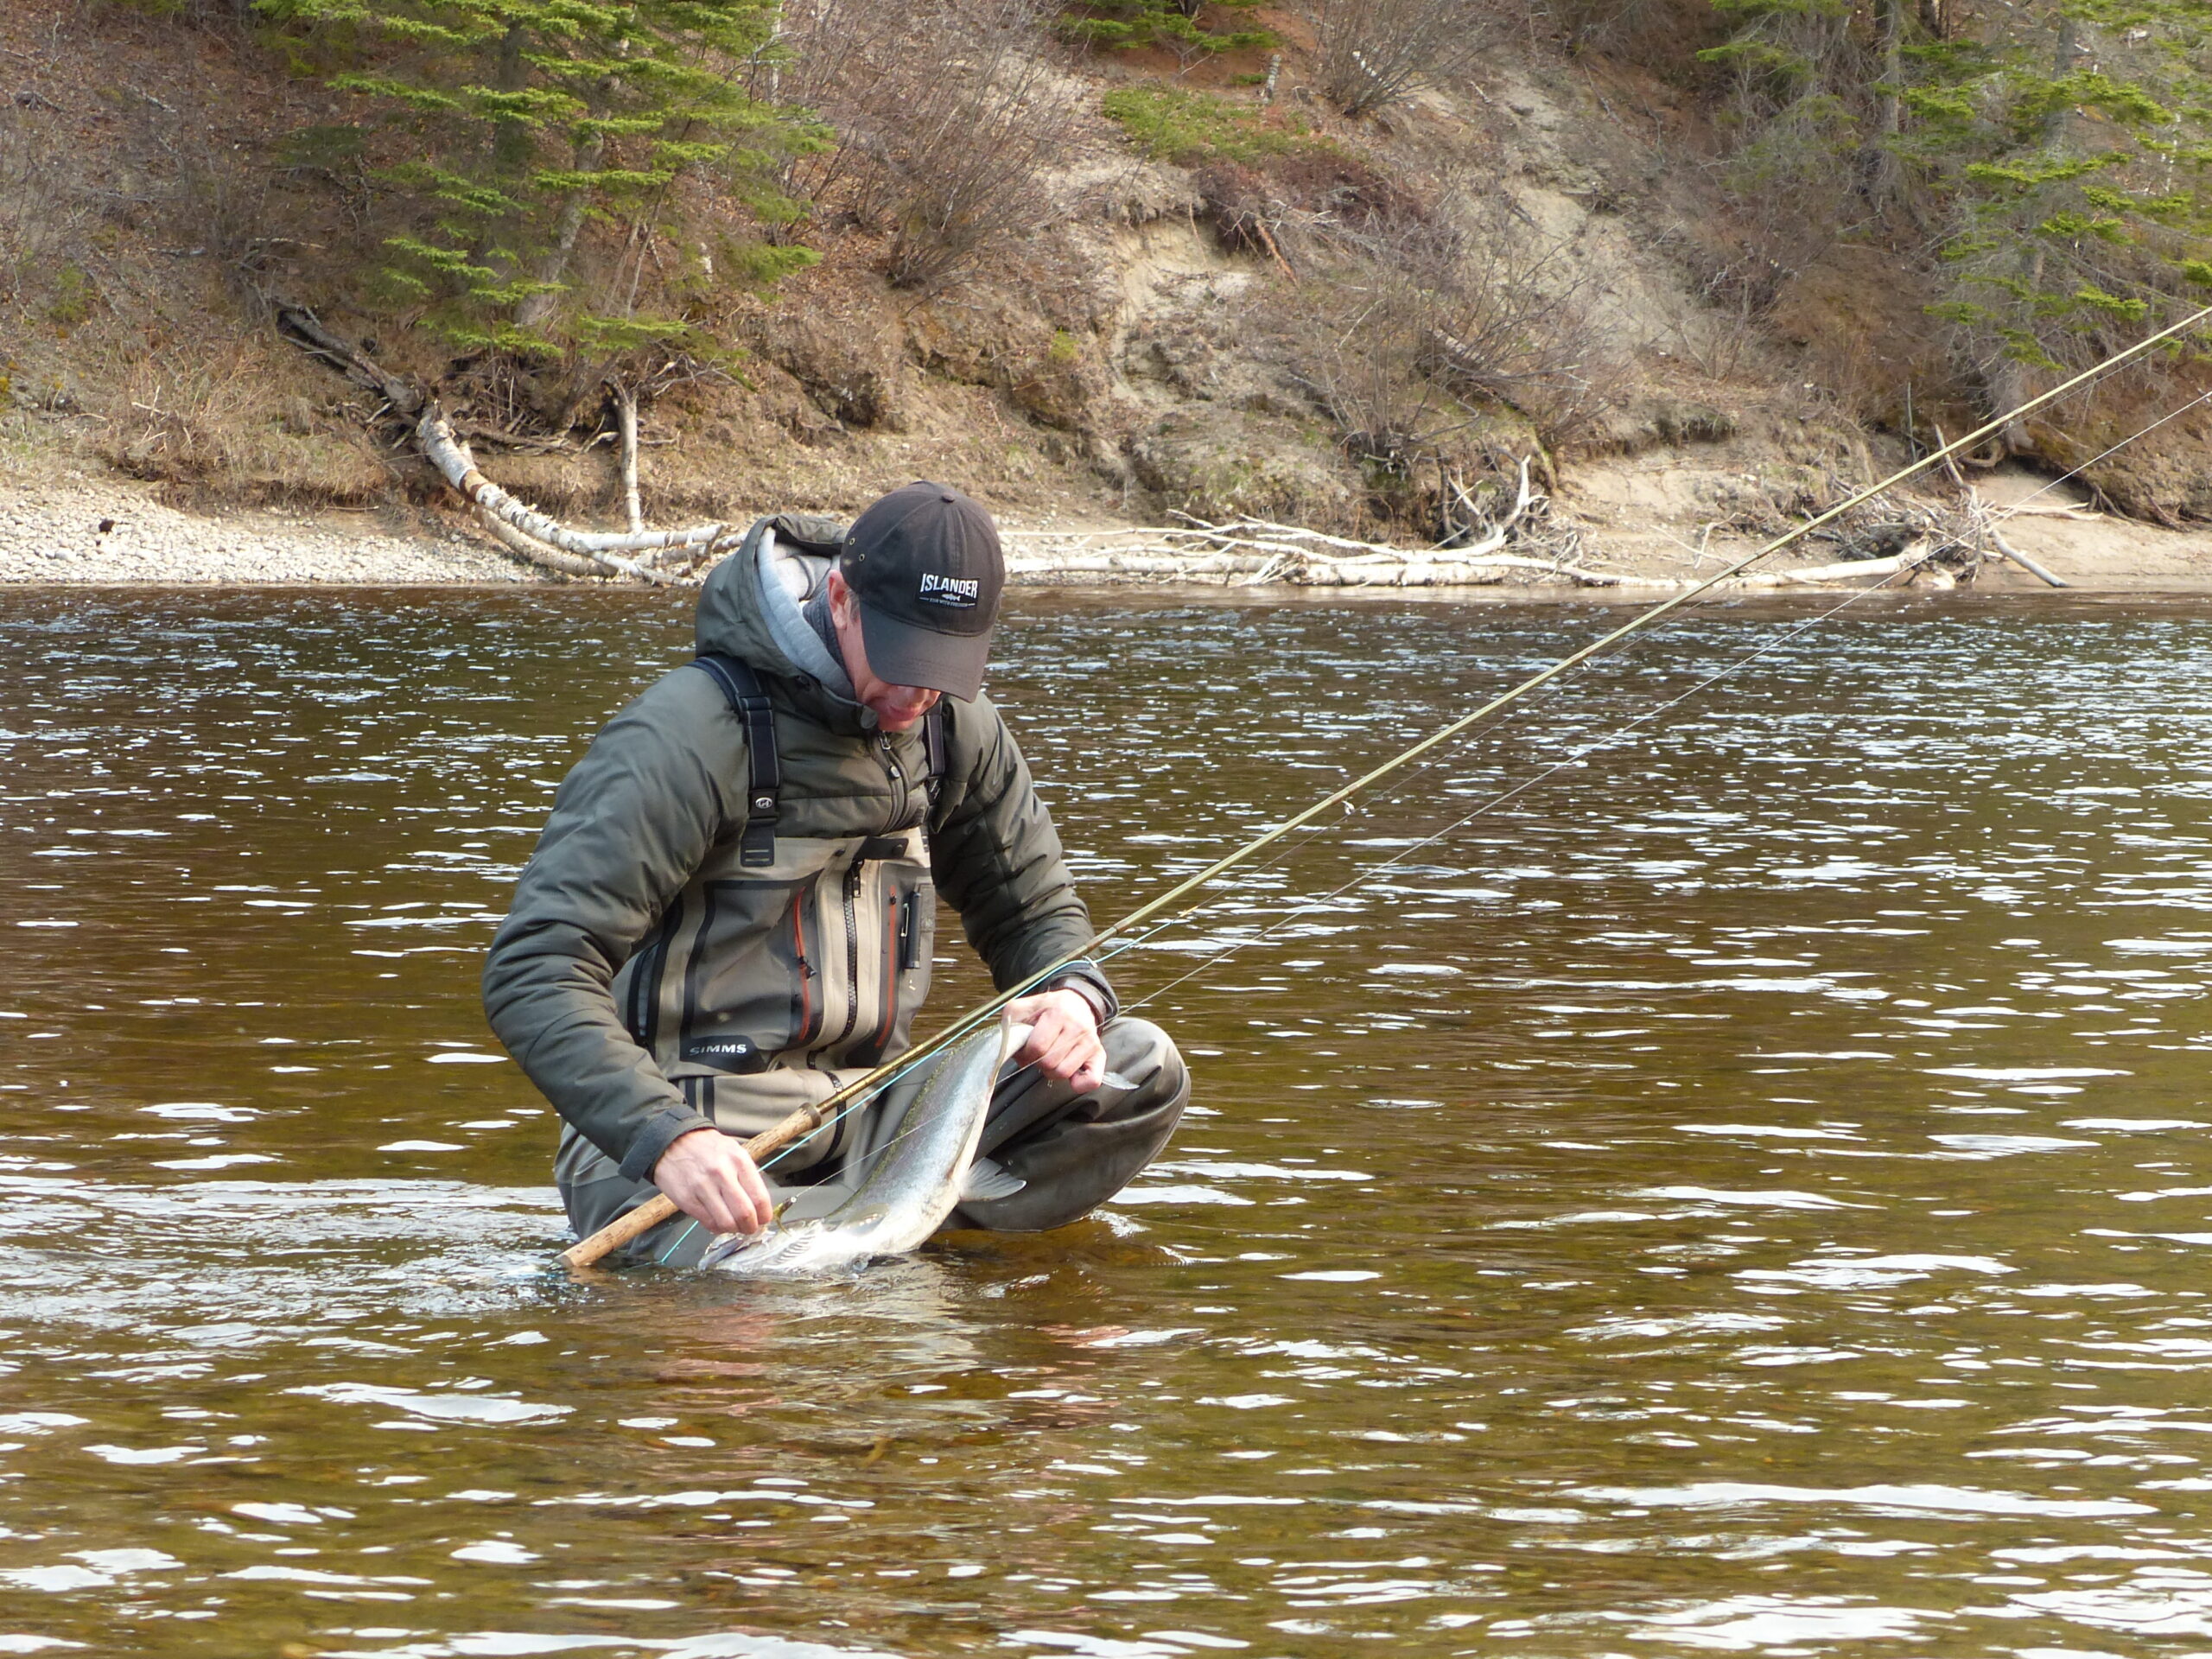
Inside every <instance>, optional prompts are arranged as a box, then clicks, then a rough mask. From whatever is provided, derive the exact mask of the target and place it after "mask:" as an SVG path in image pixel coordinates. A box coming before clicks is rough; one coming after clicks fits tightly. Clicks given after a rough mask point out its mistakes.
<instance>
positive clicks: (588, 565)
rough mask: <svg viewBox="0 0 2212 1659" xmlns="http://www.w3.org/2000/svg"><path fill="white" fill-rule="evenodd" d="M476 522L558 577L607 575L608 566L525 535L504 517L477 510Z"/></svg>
mask: <svg viewBox="0 0 2212 1659" xmlns="http://www.w3.org/2000/svg"><path fill="white" fill-rule="evenodd" d="M476 519H477V522H478V523H479V524H482V525H483V526H484V528H485V529H486V530H487V531H490V532H491V533H492V535H493V537H496V538H497V539H498V540H499V542H500V543H502V544H503V545H504V546H505V548H506V549H507V550H508V551H510V552H512V553H513V554H515V555H516V556H518V557H520V558H524V559H527V560H529V561H530V562H531V563H532V564H534V565H537V567H538V568H539V569H543V570H550V571H552V572H553V573H554V574H555V575H561V576H597V577H601V578H604V577H605V576H606V575H607V567H606V566H605V565H602V564H596V563H593V562H592V561H591V560H589V559H587V558H584V557H582V556H579V555H577V554H575V553H563V551H562V550H560V549H559V548H557V547H548V546H546V545H545V543H543V542H541V541H538V540H537V539H536V538H535V537H529V536H525V535H524V534H523V533H522V531H518V530H517V529H516V528H515V527H514V526H513V525H512V524H509V523H507V521H506V520H505V519H504V518H493V516H492V515H491V514H490V513H488V512H478V513H477V515H476Z"/></svg>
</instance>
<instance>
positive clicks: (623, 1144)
mask: <svg viewBox="0 0 2212 1659" xmlns="http://www.w3.org/2000/svg"><path fill="white" fill-rule="evenodd" d="M549 945H550V941H547V940H544V939H539V940H537V941H534V942H533V941H528V940H521V939H518V940H509V939H506V938H500V939H499V940H495V941H494V942H493V949H492V953H491V955H490V956H489V957H487V958H486V962H485V969H484V1012H485V1014H486V1017H487V1018H488V1019H489V1020H490V1021H491V1025H492V1030H493V1033H494V1034H495V1035H497V1036H498V1038H499V1040H500V1042H501V1043H503V1044H505V1046H506V1049H507V1052H509V1053H510V1054H512V1055H513V1056H514V1058H515V1060H516V1062H517V1064H518V1065H520V1066H521V1067H522V1069H523V1071H524V1073H526V1074H527V1075H528V1077H529V1078H530V1080H531V1082H532V1083H533V1084H537V1089H538V1091H539V1092H540V1093H541V1094H543V1096H545V1097H546V1099H547V1100H549V1101H550V1102H551V1103H552V1104H553V1109H555V1110H556V1111H557V1112H559V1113H560V1114H561V1116H563V1118H565V1119H566V1120H567V1121H568V1122H570V1123H572V1124H574V1125H575V1128H576V1130H577V1132H578V1133H579V1134H581V1135H583V1136H584V1137H585V1138H586V1139H587V1140H588V1141H591V1142H592V1143H593V1144H594V1146H596V1147H598V1148H599V1149H600V1150H601V1152H603V1153H605V1154H607V1156H608V1157H609V1158H612V1159H613V1160H615V1162H616V1163H617V1164H618V1165H620V1167H621V1171H622V1173H624V1174H625V1175H627V1176H629V1177H630V1178H631V1179H632V1180H643V1179H647V1177H648V1176H649V1175H650V1173H651V1172H652V1166H653V1165H654V1163H655V1162H657V1161H658V1159H659V1158H660V1155H661V1154H663V1153H664V1152H665V1151H667V1149H668V1147H669V1144H670V1143H671V1141H674V1140H675V1139H676V1138H677V1136H678V1135H683V1134H686V1133H688V1132H690V1130H692V1129H696V1128H709V1127H711V1120H709V1118H708V1117H706V1116H704V1115H703V1114H702V1113H700V1112H699V1111H697V1110H696V1109H693V1108H692V1107H691V1106H690V1105H689V1104H688V1103H686V1102H685V1101H684V1098H683V1095H682V1094H681V1093H680V1092H678V1091H677V1089H676V1087H675V1085H673V1084H671V1083H670V1082H669V1081H668V1079H667V1078H665V1077H663V1076H661V1074H660V1068H659V1067H658V1066H657V1065H654V1064H653V1059H652V1056H651V1055H650V1054H648V1053H646V1052H645V1050H644V1049H642V1048H640V1047H639V1046H638V1045H637V1042H636V1041H635V1039H632V1037H631V1035H630V1033H629V1032H628V1031H627V1030H626V1028H625V1027H624V1026H623V1024H622V1022H621V1020H620V1019H619V1018H618V1017H617V1016H616V1013H615V1008H614V1000H613V995H612V993H611V990H610V988H609V982H608V980H607V977H606V976H604V975H603V974H601V972H599V971H598V970H597V969H595V968H594V966H592V965H591V964H589V963H587V962H586V961H584V960H583V959H582V957H581V955H580V954H578V953H575V952H573V951H563V950H557V949H549V948H548V946H549Z"/></svg>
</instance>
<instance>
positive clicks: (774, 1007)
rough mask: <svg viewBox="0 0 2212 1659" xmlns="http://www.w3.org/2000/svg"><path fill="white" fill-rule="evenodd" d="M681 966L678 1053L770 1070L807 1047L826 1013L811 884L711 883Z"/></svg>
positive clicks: (745, 1069)
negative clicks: (776, 1060) (779, 1057)
mask: <svg viewBox="0 0 2212 1659" xmlns="http://www.w3.org/2000/svg"><path fill="white" fill-rule="evenodd" d="M699 897H700V914H699V923H698V932H697V935H696V938H694V939H693V940H692V941H691V949H690V951H689V952H688V954H687V960H686V961H685V963H684V969H683V1031H682V1036H681V1038H680V1039H678V1041H677V1055H678V1057H679V1058H682V1059H683V1060H684V1061H686V1062H689V1063H690V1064H692V1065H710V1066H713V1067H714V1068H715V1070H716V1071H726V1072H734V1073H736V1074H738V1075H741V1076H743V1075H748V1074H750V1073H753V1072H756V1071H766V1070H767V1069H768V1067H769V1066H770V1065H772V1063H773V1061H774V1058H775V1057H776V1056H777V1055H779V1054H781V1053H784V1052H788V1051H790V1050H792V1049H798V1048H803V1047H804V1046H806V1045H807V1044H808V1043H809V1042H811V1041H812V1040H814V1039H815V1037H816V1036H817V1033H819V1031H820V1029H821V1025H822V1016H823V996H822V987H821V984H820V977H821V976H820V970H819V969H818V967H817V963H818V961H819V958H820V955H821V937H820V935H821V924H820V920H819V917H818V915H817V905H816V903H815V899H814V887H813V884H812V883H811V882H802V883H800V884H798V887H797V890H796V891H794V887H793V884H792V883H791V882H790V881H772V880H770V881H745V880H739V881H709V882H707V883H706V884H705V885H704V887H703V888H702V891H701V893H700V895H699Z"/></svg>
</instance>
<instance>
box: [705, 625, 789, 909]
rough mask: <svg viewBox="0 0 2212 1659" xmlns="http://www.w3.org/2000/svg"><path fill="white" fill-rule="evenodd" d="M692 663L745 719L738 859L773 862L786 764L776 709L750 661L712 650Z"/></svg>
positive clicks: (754, 865)
mask: <svg viewBox="0 0 2212 1659" xmlns="http://www.w3.org/2000/svg"><path fill="white" fill-rule="evenodd" d="M691 662H692V666H693V667H695V668H703V669H705V670H706V671H707V672H708V673H709V674H710V675H712V676H713V677H714V680H715V684H717V685H719V686H721V689H722V696H724V697H726V698H728V701H729V707H730V712H731V713H732V714H734V715H736V716H737V717H738V719H740V720H741V721H744V722H745V768H746V781H745V830H744V833H743V834H742V835H741V836H739V838H738V843H737V861H738V862H739V863H740V864H741V865H742V866H744V867H745V868H747V869H749V870H753V869H760V868H762V867H764V866H766V865H769V864H772V863H774V862H775V861H776V797H777V796H778V795H779V793H781V792H782V790H783V787H784V769H783V766H782V765H781V763H780V762H779V760H777V758H776V720H775V711H774V710H773V709H771V708H770V707H769V703H768V694H767V693H766V691H765V690H762V689H761V686H760V676H759V675H757V674H755V673H754V672H753V670H752V667H751V666H750V664H745V663H741V662H740V661H738V660H737V658H734V657H717V656H713V655H710V654H702V655H701V656H697V657H695V658H692V659H691Z"/></svg>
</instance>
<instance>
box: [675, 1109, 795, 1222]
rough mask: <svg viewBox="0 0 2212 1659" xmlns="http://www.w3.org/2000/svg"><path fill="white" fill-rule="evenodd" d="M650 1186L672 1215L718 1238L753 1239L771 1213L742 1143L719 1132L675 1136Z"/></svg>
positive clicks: (773, 1210)
mask: <svg viewBox="0 0 2212 1659" xmlns="http://www.w3.org/2000/svg"><path fill="white" fill-rule="evenodd" d="M652 1181H653V1185H655V1186H657V1187H658V1188H660V1190H661V1191H662V1192H664V1193H666V1194H667V1195H668V1196H669V1198H671V1199H673V1200H674V1201H675V1204H676V1207H677V1209H679V1210H681V1211H683V1213H684V1214H685V1215H687V1216H689V1217H691V1219H692V1220H694V1221H696V1222H698V1223H700V1224H702V1225H704V1226H708V1227H711V1228H713V1229H714V1230H715V1231H716V1232H718V1233H757V1232H759V1231H760V1230H761V1229H762V1228H763V1227H766V1225H767V1224H768V1223H769V1222H770V1221H771V1220H772V1219H773V1218H774V1216H775V1213H776V1204H775V1200H774V1199H772V1198H770V1197H769V1196H768V1183H767V1182H766V1181H765V1180H763V1179H760V1170H759V1168H758V1167H756V1166H754V1164H753V1160H752V1158H751V1156H750V1155H749V1154H747V1152H746V1150H745V1144H744V1142H742V1141H740V1140H738V1139H737V1137H736V1136H734V1135H724V1134H723V1133H722V1132H721V1130H720V1129H705V1128H701V1129H687V1130H685V1131H684V1132H683V1134H682V1135H677V1137H676V1139H675V1140H673V1141H670V1142H669V1144H668V1150H667V1151H666V1152H664V1153H663V1154H661V1155H660V1161H659V1162H658V1163H657V1164H655V1165H654V1166H653V1174H652Z"/></svg>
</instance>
